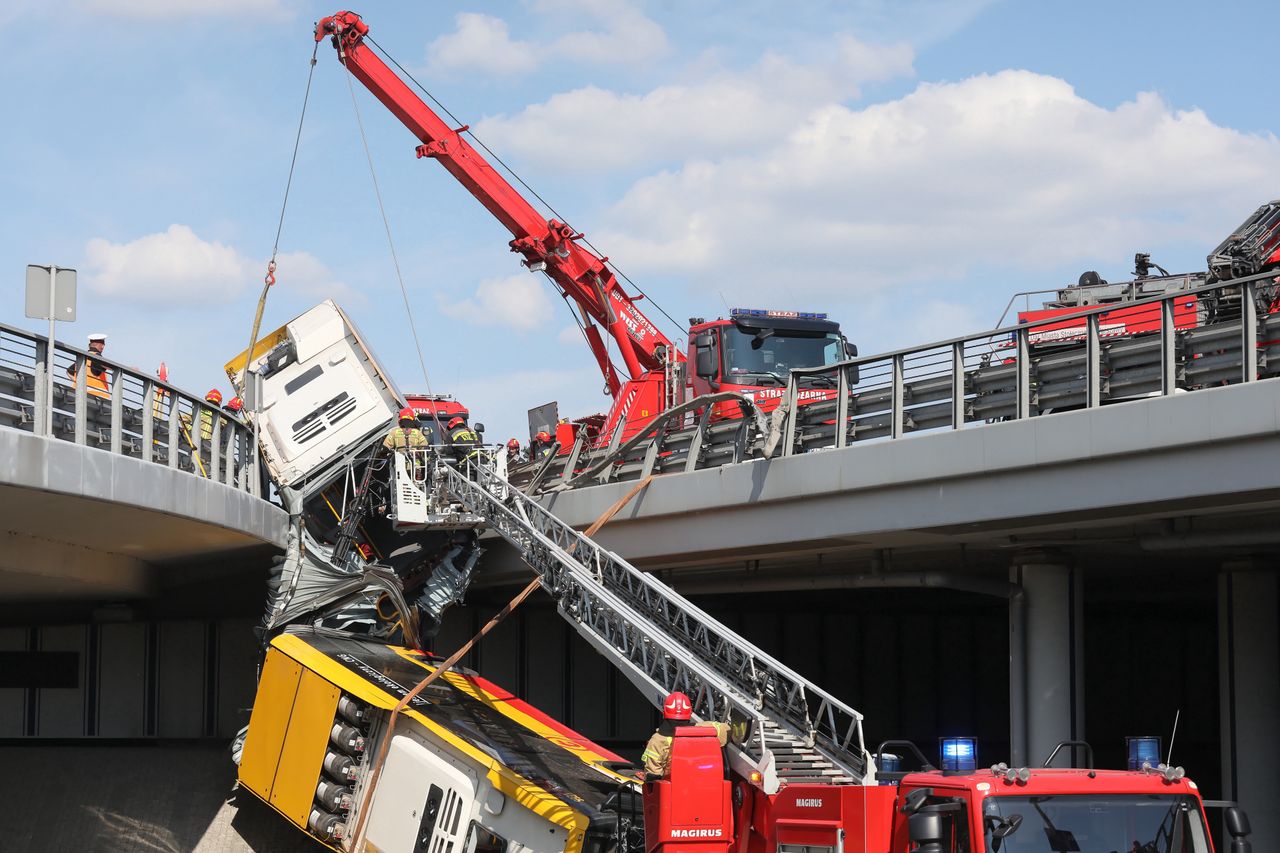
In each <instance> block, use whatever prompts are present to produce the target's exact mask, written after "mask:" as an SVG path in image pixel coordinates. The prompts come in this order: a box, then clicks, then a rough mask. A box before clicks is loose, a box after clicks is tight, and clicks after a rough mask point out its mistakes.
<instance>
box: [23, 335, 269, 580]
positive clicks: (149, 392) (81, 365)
mask: <svg viewBox="0 0 1280 853" xmlns="http://www.w3.org/2000/svg"><path fill="white" fill-rule="evenodd" d="M0 343H2V344H3V346H2V347H0V350H2V351H3V357H2V358H0V519H3V521H2V522H0V541H2V542H3V547H0V602H2V603H4V604H5V605H12V604H14V603H16V602H30V601H50V600H62V601H67V600H80V601H95V600H100V601H121V600H130V599H137V598H145V597H148V596H151V595H154V594H155V593H156V592H157V591H158V589H159V587H160V585H161V583H162V582H163V580H164V575H166V574H181V572H182V567H183V565H184V564H189V563H207V562H209V561H211V560H231V559H249V560H257V561H258V562H259V563H262V562H263V561H264V560H265V556H266V555H268V554H270V553H272V552H274V551H275V550H276V549H278V548H280V547H282V546H283V543H284V537H285V529H286V526H287V516H286V514H285V512H284V511H283V510H282V509H280V508H279V507H277V506H275V505H273V504H271V503H270V502H269V501H267V500H265V499H264V497H263V491H262V485H261V479H260V477H259V475H258V463H257V449H256V447H255V446H254V443H253V436H252V433H251V431H250V430H249V429H248V428H247V427H246V426H244V425H243V424H241V423H239V422H238V421H235V420H234V419H230V418H226V417H223V416H222V415H220V414H219V415H216V416H215V414H214V410H211V409H210V408H209V407H208V406H207V405H206V404H205V403H204V401H203V400H202V399H201V398H199V397H196V396H193V395H191V394H188V393H186V392H184V391H182V390H181V389H178V388H175V387H173V386H171V385H168V384H167V383H164V382H161V381H160V380H158V379H156V378H155V377H151V376H146V375H144V374H139V373H137V372H135V371H133V370H130V369H128V368H126V367H124V366H122V365H120V364H117V363H115V362H112V361H110V360H109V359H104V358H101V357H100V356H92V360H93V361H96V362H98V363H99V364H100V365H101V366H102V368H104V369H105V370H106V374H105V375H106V377H107V379H106V381H107V383H108V388H109V391H108V392H105V393H104V392H102V391H101V389H94V388H89V387H86V375H88V373H89V371H88V370H86V368H85V364H86V361H88V360H90V358H91V356H90V354H89V353H86V352H84V351H81V350H77V349H74V348H72V347H67V346H65V345H63V344H58V345H56V346H55V347H53V349H52V352H50V350H49V347H48V346H47V341H46V339H45V338H43V337H40V336H38V335H33V334H30V333H27V332H24V331H22V330H19V329H15V328H12V327H8V326H0ZM49 365H52V369H49V367H48V366H49ZM72 374H74V378H72ZM50 376H51V377H52V383H53V387H52V388H50V386H49V384H48V383H49V377H50ZM50 391H52V397H51V396H50ZM95 392H96V393H95Z"/></svg>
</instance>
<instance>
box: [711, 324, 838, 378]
mask: <svg viewBox="0 0 1280 853" xmlns="http://www.w3.org/2000/svg"><path fill="white" fill-rule="evenodd" d="M721 339H722V341H723V342H724V379H725V381H726V382H731V383H733V384H735V385H774V384H776V385H786V384H787V374H789V373H790V372H791V371H792V370H794V369H796V368H798V367H822V366H824V365H828V364H835V363H836V362H838V361H840V360H841V359H843V358H844V341H843V340H842V339H841V337H840V335H839V334H838V333H836V332H807V331H796V330H791V329H764V330H761V329H753V328H743V327H741V326H737V325H730V326H725V327H724V329H723V334H722V338H721Z"/></svg>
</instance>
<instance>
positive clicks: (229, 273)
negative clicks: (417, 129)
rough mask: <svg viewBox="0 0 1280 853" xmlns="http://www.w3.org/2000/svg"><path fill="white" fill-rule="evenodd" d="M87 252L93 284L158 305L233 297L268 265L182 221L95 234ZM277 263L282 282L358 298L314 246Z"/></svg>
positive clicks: (314, 292)
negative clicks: (131, 232) (140, 231)
mask: <svg viewBox="0 0 1280 853" xmlns="http://www.w3.org/2000/svg"><path fill="white" fill-rule="evenodd" d="M84 257H85V264H84V278H85V284H86V286H87V287H88V288H89V289H90V290H93V291H95V292H97V293H101V294H103V295H105V296H110V297H111V298H113V299H116V300H119V301H122V302H134V303H146V304H149V305H150V306H151V307H155V308H188V307H192V306H193V305H198V304H199V300H201V299H204V300H208V299H210V298H211V297H213V296H215V295H216V297H217V299H218V301H219V302H225V301H227V300H230V299H234V298H235V297H237V296H239V295H240V294H241V293H243V292H244V291H245V289H246V287H247V286H249V285H252V286H253V287H255V288H256V287H259V286H260V285H261V282H262V277H263V275H265V273H266V268H267V264H266V261H265V260H262V261H259V260H253V259H251V258H247V257H245V255H243V254H242V253H241V252H240V251H239V250H237V249H236V248H235V247H233V246H228V245H226V244H224V243H219V242H217V241H210V240H204V239H201V237H200V236H199V235H197V234H196V233H195V232H194V231H192V230H191V228H190V227H188V226H186V225H179V224H174V225H170V226H169V227H168V228H167V229H166V230H164V231H161V232H158V233H155V234H147V235H146V236H144V237H139V238H138V239H136V240H132V241H130V242H127V243H112V242H111V241H109V240H104V239H102V238H101V237H95V238H94V239H92V240H90V241H89V242H88V243H87V244H85V249H84ZM276 264H277V269H276V282H277V284H276V286H277V287H279V288H282V289H284V290H288V291H293V292H296V293H298V294H301V295H303V296H308V297H314V298H316V299H324V298H328V297H332V298H335V299H341V300H351V299H353V298H357V299H358V298H359V294H358V293H356V292H355V291H353V290H352V289H351V288H350V287H348V286H347V285H345V284H343V283H342V282H341V281H338V280H337V279H336V278H335V277H334V275H333V273H332V272H331V271H330V270H329V269H328V268H327V267H326V266H325V265H324V264H323V263H322V262H321V261H320V260H319V259H317V258H316V257H315V256H314V255H312V254H310V253H309V252H285V253H282V254H281V255H279V256H278V257H277V259H276Z"/></svg>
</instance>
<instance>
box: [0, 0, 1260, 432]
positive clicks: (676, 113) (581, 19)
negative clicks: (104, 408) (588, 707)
mask: <svg viewBox="0 0 1280 853" xmlns="http://www.w3.org/2000/svg"><path fill="white" fill-rule="evenodd" d="M335 11H338V9H337V8H336V7H332V6H325V5H319V4H316V3H313V2H304V0H199V2H197V0H66V2H34V0H18V2H16V4H14V3H11V4H10V6H9V8H8V12H7V15H6V18H7V20H8V21H9V25H8V26H9V28H8V30H7V32H8V33H9V37H8V43H7V44H6V48H5V50H4V52H3V55H0V70H2V71H3V74H4V79H5V80H6V82H7V83H8V86H7V98H6V100H7V103H8V107H7V109H6V122H5V125H6V126H5V130H4V132H3V133H0V157H2V159H3V162H4V163H5V164H6V168H5V169H4V170H2V171H0V192H2V193H3V197H4V199H5V202H6V203H5V205H4V206H3V208H2V209H0V274H2V275H3V276H4V278H3V279H0V280H7V281H9V282H11V284H10V285H8V286H6V287H4V288H3V289H2V290H0V292H3V293H4V294H5V298H4V302H3V310H0V322H3V323H8V324H10V325H14V326H19V327H22V328H27V329H31V330H33V331H42V330H43V328H44V324H43V323H41V322H40V321H37V320H28V319H25V318H24V317H23V310H22V299H23V296H22V290H23V280H24V272H23V271H24V268H25V266H26V265H27V264H30V263H38V264H49V263H55V264H58V265H59V266H64V267H74V268H76V269H77V270H78V273H79V281H80V288H79V307H78V318H79V319H78V322H77V323H75V324H74V325H71V326H63V327H62V328H61V330H60V332H59V336H60V337H61V338H63V339H64V340H67V341H69V342H72V343H75V344H78V345H83V343H84V336H85V335H86V334H88V333H89V332H96V331H102V332H107V333H109V334H110V335H111V337H110V341H109V344H108V349H107V355H108V356H109V357H113V358H115V359H118V360H120V361H123V362H124V363H126V364H130V365H133V366H136V367H138V368H140V369H144V370H154V369H155V367H156V366H157V365H158V364H159V363H160V362H161V361H164V362H165V363H166V364H167V365H168V368H169V371H170V378H171V380H172V381H173V382H174V383H175V384H177V385H179V386H180V387H183V388H185V389H188V390H191V391H197V392H198V391H203V390H205V389H207V388H208V387H211V386H215V385H216V386H219V387H221V388H222V389H223V390H224V392H225V391H226V390H227V385H228V383H227V381H226V378H225V375H224V374H223V373H222V369H221V366H222V365H223V364H224V363H225V362H226V361H227V360H229V359H230V358H231V357H233V356H234V355H235V354H236V353H238V352H240V351H241V350H243V349H244V347H245V345H246V343H247V342H248V338H249V333H250V326H251V323H252V319H253V313H254V308H255V305H256V302H257V299H258V295H259V292H260V290H261V287H262V277H263V274H264V273H265V267H266V262H267V260H268V259H269V258H270V257H271V254H272V248H273V243H274V242H275V236H276V229H277V224H278V222H279V218H280V215H281V204H282V199H283V195H284V189H285V183H286V179H287V177H288V174H289V166H290V160H291V157H292V154H293V150H294V140H295V134H296V132H297V129H298V124H299V118H300V114H301V108H302V101H303V93H304V90H305V89H306V84H307V78H308V69H309V62H310V59H311V56H312V51H313V48H314V41H313V39H312V36H311V33H312V29H313V25H314V22H315V21H316V20H317V19H319V18H320V17H323V16H325V15H328V14H332V13H333V12H335ZM359 11H360V12H361V14H362V16H363V17H364V19H365V21H366V23H368V24H369V26H370V30H371V34H372V36H373V37H374V38H375V39H376V40H377V41H378V43H379V44H380V45H381V46H382V47H383V48H385V49H386V51H387V52H388V53H389V54H390V55H391V56H392V57H394V58H395V59H396V60H397V61H399V62H400V64H401V65H403V66H404V67H405V68H406V69H407V70H408V71H409V72H410V73H412V74H413V75H414V77H416V78H417V79H418V80H419V81H420V82H421V83H422V84H423V85H424V86H425V87H426V88H427V89H428V90H430V91H431V93H432V94H433V95H435V96H436V97H437V98H439V99H440V100H441V101H442V102H443V103H444V104H445V105H446V106H447V107H448V108H449V109H450V110H451V111H452V112H453V113H454V114H455V115H456V116H457V117H458V118H459V120H461V121H462V122H464V123H467V124H469V125H470V126H471V128H472V130H473V132H474V133H475V135H476V136H477V137H478V138H479V139H481V140H483V142H484V143H485V144H486V145H488V147H489V148H490V149H492V150H493V151H494V152H495V153H497V154H498V155H499V156H500V157H501V158H502V159H503V161H504V162H506V163H507V164H508V165H509V166H510V167H511V168H512V169H513V170H514V171H515V173H516V174H518V175H519V176H520V177H521V178H522V179H523V180H524V181H525V182H527V183H528V184H529V185H530V186H531V187H532V188H533V189H534V190H536V191H537V192H538V194H539V195H540V196H541V197H542V198H544V199H546V200H547V202H549V203H550V204H551V205H552V206H554V208H555V209H556V210H557V211H558V212H559V213H560V214H561V215H562V217H563V218H564V219H565V220H566V221H568V222H569V223H570V224H571V225H573V226H574V227H575V228H577V229H579V230H580V231H583V232H585V233H586V235H587V237H588V239H589V240H590V241H591V242H592V244H594V245H595V246H596V247H597V248H598V249H599V250H600V252H601V253H602V254H605V255H607V256H608V257H609V258H610V259H611V261H613V262H614V263H615V264H616V265H617V267H618V268H620V269H621V270H622V271H623V272H624V273H626V274H627V275H628V276H629V277H630V279H631V280H632V281H634V282H635V284H636V285H637V286H638V287H639V288H641V289H642V290H643V292H644V293H645V294H647V297H648V298H647V299H646V300H645V301H642V302H641V303H640V305H641V308H642V309H643V310H645V311H646V312H647V313H649V315H650V317H651V319H653V320H654V321H655V323H657V324H658V325H659V327H660V328H662V329H663V331H664V332H665V333H666V334H667V335H668V336H669V337H671V338H672V339H680V340H683V338H684V337H685V333H686V331H687V326H686V321H687V319H688V318H689V317H691V316H705V317H712V316H717V315H722V314H724V313H725V312H726V311H727V309H728V308H729V307H731V306H732V307H739V306H741V307H759V308H779V309H791V310H802V311H825V312H827V313H829V314H830V315H831V316H832V318H834V319H837V320H839V321H840V323H841V325H842V328H843V330H844V332H845V334H846V335H847V336H848V337H849V339H850V340H851V341H853V342H855V343H856V344H857V345H858V346H859V348H860V350H861V352H862V353H863V354H870V353H874V352H878V351H881V350H886V349H892V348H896V347H905V346H910V345H914V344H923V343H927V342H929V341H932V340H938V339H943V338H948V337H952V336H955V335H959V334H963V333H967V332H975V331H980V330H983V329H986V328H991V327H993V326H994V325H995V324H996V321H997V320H998V319H999V317H1000V315H1001V313H1002V311H1003V309H1004V307H1005V305H1006V303H1007V302H1008V301H1009V299H1010V297H1011V295H1012V294H1014V293H1017V292H1020V291H1026V290H1042V289H1047V288H1053V287H1057V286H1062V285H1065V284H1069V283H1073V282H1074V281H1075V280H1076V278H1077V277H1078V276H1079V274H1080V272H1082V271H1083V270H1087V269H1096V270H1097V271H1099V272H1100V273H1101V274H1102V275H1103V277H1104V278H1108V279H1110V280H1113V281H1115V280H1123V279H1124V278H1125V277H1126V275H1127V274H1128V273H1129V271H1130V270H1131V269H1132V259H1133V254H1134V252H1137V251H1145V252H1150V253H1151V254H1152V256H1153V259H1154V260H1155V261H1157V262H1158V263H1160V264H1161V265H1162V266H1164V267H1166V268H1168V269H1170V270H1171V271H1194V270H1201V269H1203V268H1204V257H1205V255H1206V254H1207V253H1208V252H1209V251H1211V250H1212V249H1213V248H1214V247H1215V246H1216V245H1217V244H1218V243H1219V242H1220V241H1221V240H1222V239H1223V238H1224V237H1225V236H1226V235H1227V234H1228V233H1230V231H1231V230H1232V229H1233V228H1234V227H1236V226H1237V225H1238V224H1240V222H1242V221H1243V220H1244V219H1245V217H1246V216H1247V215H1248V214H1249V213H1251V212H1252V211H1253V210H1254V209H1255V208H1256V207H1257V206H1258V205H1260V204H1262V203H1263V202H1266V201H1268V200H1271V199H1274V198H1278V197H1280V140H1277V136H1276V133H1277V122H1278V121H1280V120H1278V119H1277V118H1276V117H1275V111H1274V109H1272V108H1271V107H1270V106H1269V102H1268V100H1267V97H1268V95H1269V87H1268V85H1267V81H1268V80H1269V79H1270V78H1271V77H1272V76H1274V75H1273V74H1271V73H1270V71H1271V69H1270V67H1269V63H1268V61H1267V60H1266V57H1267V56H1269V55H1271V50H1272V46H1271V44H1270V41H1271V34H1272V33H1274V32H1276V31H1277V29H1278V28H1280V4H1275V3H1267V2H1230V0H1228V1H1227V2H1222V3H1218V4H1206V3H1199V2H1195V3H1193V2H1186V0H1175V1H1174V2H1169V1H1168V0H1166V2H1160V3H1157V2H1146V0H1131V2H1125V3H1116V2H1114V0H1110V2H1091V0H1081V2H1074V3H1070V4H1064V3H1051V2H1047V0H1044V2H1041V1H1040V0H1035V2H1032V1H1031V0H1023V2H1017V0H1005V2H997V0H844V2H820V1H819V0H792V2H789V3H780V2H777V1H776V0H773V2H764V0H736V2H732V3H731V2H721V0H681V1H680V2H676V0H651V2H642V0H516V1H515V2H487V3H480V2H456V3H436V2H432V3H428V2H416V3H403V2H401V3H392V2H366V3H364V4H362V6H361V7H360V9H359ZM352 83H353V84H354V87H353V88H350V87H349V86H348V82H347V80H346V79H345V78H344V72H343V69H342V68H341V66H340V65H339V63H338V61H337V59H336V56H335V53H334V51H333V50H332V48H331V47H329V46H328V44H327V43H326V44H322V45H321V46H320V50H319V52H318V54H317V65H316V67H315V73H314V79H313V82H312V88H311V95H310V101H309V106H308V109H307V112H306V116H305V121H304V123H303V127H302V134H301V138H300V145H299V148H298V157H297V164H296V168H295V172H294V179H293V185H292V191H291V193H290V197H289V203H288V206H287V208H286V210H285V214H284V220H283V230H282V233H281V239H280V243H279V254H278V256H277V263H278V270H277V273H276V277H277V284H276V286H275V287H273V288H272V289H271V292H270V294H269V298H268V302H267V307H266V314H265V319H264V321H263V329H264V331H265V330H271V329H274V328H276V327H278V326H280V325H283V324H284V323H286V322H288V321H289V320H290V319H292V318H293V317H295V316H297V315H299V314H301V313H302V312H303V311H305V310H307V308H309V307H310V306H312V305H314V304H316V303H317V302H319V301H320V300H322V299H325V298H332V299H334V300H335V301H336V302H337V303H338V304H339V305H341V306H342V307H343V308H344V309H345V310H346V311H347V312H348V313H349V314H350V315H351V316H352V317H353V318H354V319H355V321H356V323H357V324H358V326H359V327H360V329H361V331H362V332H363V333H364V335H365V337H366V338H368V339H369V341H370V342H371V344H372V347H373V349H374V351H375V353H376V354H377V356H378V358H379V360H380V361H381V362H382V363H383V364H384V365H385V366H386V367H387V368H388V369H389V371H390V372H391V374H392V376H393V377H394V378H395V380H396V382H397V383H398V385H399V386H400V388H401V390H402V391H405V392H421V391H424V390H428V389H429V390H430V391H432V392H434V393H437V394H441V393H447V394H452V395H454V396H455V397H457V398H458V399H460V400H462V401H463V402H464V403H465V404H466V405H467V406H468V407H469V408H470V409H471V410H472V412H473V420H480V421H483V422H484V423H485V424H486V425H487V426H488V427H489V429H488V432H487V433H486V437H487V438H488V439H489V440H490V441H500V440H504V439H505V438H506V437H507V436H509V435H517V436H522V437H524V436H525V433H526V428H525V424H526V417H525V412H526V410H527V409H529V408H531V407H533V406H537V405H541V404H543V403H546V402H549V401H552V400H556V401H558V402H559V405H560V411H561V413H562V414H564V415H573V416H576V415H583V414H588V413H590V412H595V411H603V410H605V409H607V408H608V404H609V400H608V398H607V397H605V396H603V394H602V388H603V381H602V379H601V377H600V374H599V371H598V369H597V368H596V366H595V362H594V360H593V359H592V358H591V356H590V354H589V352H588V350H587V348H586V345H585V343H584V342H583V341H582V338H581V336H580V334H579V333H578V331H577V329H576V327H575V326H574V320H573V316H572V314H571V312H570V310H569V308H568V306H566V305H565V303H564V302H563V301H562V300H561V299H560V298H559V294H558V292H557V291H556V290H555V288H554V287H553V285H552V284H551V283H550V282H549V281H548V280H547V279H545V278H544V277H542V276H541V275H537V274H532V273H529V272H528V271H526V270H524V269H523V268H521V267H520V266H519V264H518V261H517V258H516V256H514V255H512V254H511V253H510V252H509V251H508V249H507V245H506V244H507V241H508V240H509V239H510V235H509V234H507V232H506V231H505V230H504V229H503V228H502V226H501V225H500V224H499V223H498V222H497V221H496V220H494V219H493V218H492V217H491V216H490V215H489V214H488V213H487V212H486V211H485V210H484V209H483V208H482V207H481V206H480V205H479V204H478V203H477V202H476V201H475V200H474V199H473V198H471V197H470V196H469V195H468V194H467V192H466V191H465V190H464V189H463V188H462V187H461V186H460V185H459V184H458V183H457V182H456V181H454V179H453V178H451V177H450V176H449V175H448V174H447V173H446V172H445V171H444V170H443V169H442V168H441V167H440V166H439V165H438V164H437V163H435V162H432V161H430V160H419V159H417V158H416V157H415V156H414V148H415V146H416V144H417V143H416V141H415V140H414V138H413V137H412V135H411V134H410V133H409V131H407V130H406V129H405V128H404V127H403V126H402V125H401V124H400V123H399V122H398V121H397V120H396V119H395V118H394V116H392V115H391V113H389V112H388V111H387V110H385V109H384V108H383V107H382V106H381V105H380V104H379V103H378V102H376V101H375V100H374V99H373V98H372V96H371V95H369V93H368V92H367V91H365V90H364V89H363V87H361V85H360V84H359V83H358V82H357V81H352ZM353 91H354V95H355V106H354V107H353V99H352V92H353ZM357 117H358V119H357ZM361 126H363V129H364V132H365V134H366V135H367V139H368V145H369V156H370V159H371V160H372V163H373V168H374V173H375V174H376V176H377V182H378V188H379V190H380V192H381V196H382V202H383V205H384V206H385V210H386V216H387V223H388V226H389V230H390V233H391V235H392V238H393V242H394V245H395V249H396V255H397V257H398V261H399V269H400V271H401V274H402V275H403V280H404V286H405V290H406V292H407V295H408V300H409V305H410V308H411V314H412V318H413V320H414V322H415V324H416V328H417V331H418V335H419V337H420V339H421V342H422V350H423V357H424V361H425V365H426V371H427V375H426V376H424V374H423V370H422V369H421V367H420V366H419V360H418V356H417V353H416V350H415V346H414V342H413V335H412V332H411V327H410V321H409V316H408V312H406V309H405V303H404V299H403V297H402V295H401V288H400V285H399V282H398V279H397V275H396V265H395V263H394V262H393V257H392V253H391V250H390V248H389V246H388V240H387V232H386V230H385V229H384V225H383V220H382V217H381V216H380V213H379V205H378V201H377V197H376V195H375V191H374V183H373V179H372V178H371V175H370V168H369V163H368V161H367V160H366V156H365V152H364V148H363V147H362V143H361V131H360V127H361ZM632 292H633V293H634V291H632ZM659 307H660V308H661V309H662V310H663V311H665V313H666V314H667V315H670V317H671V318H674V320H671V319H668V317H666V316H664V315H663V313H661V312H660V311H659V310H658V309H659Z"/></svg>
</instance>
